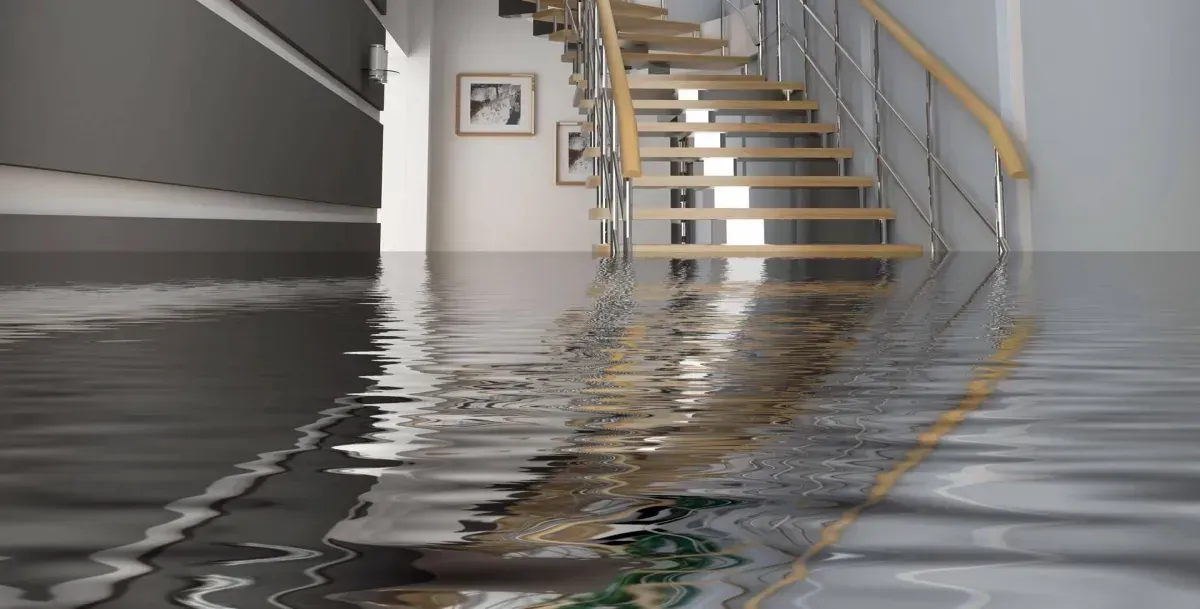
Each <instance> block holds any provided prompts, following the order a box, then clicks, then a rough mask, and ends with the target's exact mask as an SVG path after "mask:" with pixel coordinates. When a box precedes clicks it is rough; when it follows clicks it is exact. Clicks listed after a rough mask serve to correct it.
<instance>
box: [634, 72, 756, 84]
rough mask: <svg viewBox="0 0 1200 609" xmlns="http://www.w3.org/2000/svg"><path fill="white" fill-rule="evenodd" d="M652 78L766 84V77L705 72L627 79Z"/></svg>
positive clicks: (638, 76) (647, 75) (645, 75)
mask: <svg viewBox="0 0 1200 609" xmlns="http://www.w3.org/2000/svg"><path fill="white" fill-rule="evenodd" d="M635 78H653V79H656V80H719V81H734V82H742V81H745V82H767V77H766V76H762V75H759V74H723V73H719V72H716V73H712V74H709V73H706V72H672V73H670V74H630V75H629V79H630V80H633V79H635Z"/></svg>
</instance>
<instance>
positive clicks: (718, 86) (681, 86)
mask: <svg viewBox="0 0 1200 609" xmlns="http://www.w3.org/2000/svg"><path fill="white" fill-rule="evenodd" d="M629 88H630V89H633V90H643V91H645V90H674V91H689V90H699V91H803V90H804V83H802V82H775V81H767V80H758V79H754V80H750V79H732V78H711V77H709V76H704V75H696V76H694V77H693V78H688V79H684V78H658V75H649V76H643V75H637V76H632V75H631V76H630V77H629Z"/></svg>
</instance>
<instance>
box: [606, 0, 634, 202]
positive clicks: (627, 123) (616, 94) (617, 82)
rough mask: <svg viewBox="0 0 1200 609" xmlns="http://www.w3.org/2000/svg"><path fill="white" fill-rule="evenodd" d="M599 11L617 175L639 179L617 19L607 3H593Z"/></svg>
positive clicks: (630, 95)
mask: <svg viewBox="0 0 1200 609" xmlns="http://www.w3.org/2000/svg"><path fill="white" fill-rule="evenodd" d="M596 5H597V7H598V8H599V9H600V10H599V12H600V24H599V25H600V36H601V37H602V38H603V39H604V55H605V58H606V59H607V60H608V71H609V74H610V76H609V77H610V78H611V79H612V95H613V103H614V104H615V105H616V107H617V131H618V132H619V133H620V135H621V149H620V151H619V152H620V156H621V174H622V175H623V176H624V177H625V178H640V177H642V153H641V151H640V150H639V148H638V147H639V144H640V143H639V140H638V128H637V115H635V114H634V112H633V93H631V92H630V91H629V78H628V77H627V75H626V73H625V58H624V57H622V55H621V39H620V38H619V37H617V20H616V18H615V17H613V9H612V3H611V2H610V1H609V0H596Z"/></svg>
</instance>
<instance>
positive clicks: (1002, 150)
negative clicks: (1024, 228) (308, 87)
mask: <svg viewBox="0 0 1200 609" xmlns="http://www.w3.org/2000/svg"><path fill="white" fill-rule="evenodd" d="M723 1H724V2H725V4H727V5H729V6H731V7H733V8H734V9H735V11H736V12H738V13H739V14H741V15H742V17H743V20H745V13H743V12H742V8H743V7H739V6H738V5H737V4H735V3H734V2H732V0H723ZM770 1H771V0H755V1H754V5H756V6H757V7H758V24H757V26H756V27H751V26H750V25H749V23H748V22H747V30H749V31H750V32H751V36H752V37H753V36H754V30H757V34H758V36H757V39H756V40H753V42H754V44H755V45H756V46H757V47H758V49H759V50H758V54H757V59H758V63H759V73H760V74H762V75H764V76H765V75H767V72H768V70H767V61H766V54H765V53H764V47H765V45H767V44H768V43H770V42H772V41H771V40H769V38H771V37H773V38H774V40H773V42H774V45H775V47H776V55H775V58H776V62H775V63H776V65H775V66H774V67H775V70H773V72H774V73H773V74H772V75H771V76H773V77H775V78H776V79H777V80H779V81H782V80H783V79H784V61H785V58H786V57H787V55H786V54H785V53H784V47H785V45H786V43H788V42H790V43H791V44H792V45H794V46H795V47H796V48H797V49H798V50H799V51H800V53H801V56H802V57H803V58H804V74H805V78H804V81H805V85H811V84H812V80H813V79H811V78H809V77H808V75H809V73H810V70H811V73H813V74H815V75H816V76H817V78H818V80H820V82H822V83H823V84H824V85H825V87H826V88H828V89H829V91H830V92H831V93H832V94H833V96H834V99H835V105H836V108H835V109H836V113H837V118H836V121H835V123H836V125H837V133H838V134H839V137H840V134H841V125H842V118H843V117H845V118H847V119H849V121H850V122H851V123H852V124H853V125H854V126H855V128H856V129H857V130H858V131H859V133H860V134H861V135H862V136H863V138H864V140H865V141H866V142H867V143H868V145H869V146H870V147H871V150H872V151H873V152H874V153H875V184H876V186H875V204H876V205H877V206H880V207H882V206H885V205H887V201H886V188H885V186H884V178H885V171H886V174H887V175H890V177H891V179H892V181H893V182H894V183H895V184H896V185H897V186H898V187H899V189H900V191H901V192H902V193H903V194H904V196H905V198H906V199H907V200H908V201H909V203H911V204H912V206H913V209H915V210H916V211H917V213H918V214H919V215H920V216H921V218H922V220H924V221H925V224H926V225H927V226H928V227H929V230H930V247H931V249H932V250H933V252H934V253H935V254H936V253H938V252H939V251H952V250H953V248H952V247H951V245H950V243H949V242H948V241H947V239H946V237H945V235H943V233H942V230H941V225H940V221H939V213H938V210H939V208H940V205H939V200H940V192H939V191H940V189H939V188H938V186H939V184H940V179H939V177H938V176H939V174H940V175H941V176H942V177H943V178H944V179H945V180H946V182H947V183H949V184H950V185H951V186H952V187H953V188H954V190H955V191H957V192H958V194H959V195H960V196H961V197H962V198H963V199H964V200H966V201H967V203H968V205H969V206H970V208H971V210H972V211H973V212H974V213H975V215H976V216H978V218H979V219H980V220H981V221H982V222H983V223H984V225H985V226H986V227H987V228H988V230H989V231H990V232H991V233H992V235H994V236H995V240H996V249H997V252H998V253H999V254H1000V255H1004V254H1005V253H1006V252H1007V251H1008V249H1009V243H1008V230H1007V223H1006V216H1007V213H1006V212H1007V210H1006V206H1005V183H1006V178H1007V179H1015V180H1024V179H1028V178H1029V171H1028V168H1027V167H1026V165H1025V161H1024V159H1023V158H1022V156H1021V154H1020V152H1019V151H1018V148H1017V145H1016V143H1015V140H1014V139H1013V137H1012V135H1011V134H1010V133H1009V132H1008V129H1007V128H1006V127H1005V125H1004V122H1003V121H1002V120H1001V119H1000V117H999V116H998V115H997V114H996V113H995V112H994V111H993V110H992V109H991V108H990V107H988V105H987V104H986V103H985V102H984V101H983V100H982V99H981V98H980V97H979V96H978V95H976V94H975V93H974V92H973V91H972V90H971V89H970V87H968V86H967V84H966V83H965V82H963V81H962V80H961V79H960V78H958V77H957V76H956V75H955V74H954V73H953V72H952V71H951V70H950V69H949V68H948V67H947V66H946V65H945V64H943V63H942V62H941V61H940V60H938V59H937V58H936V57H935V56H934V55H933V54H932V53H931V52H929V50H928V49H926V48H925V47H924V46H923V45H921V43H920V42H918V41H917V39H916V38H915V37H914V36H913V35H912V34H911V33H910V32H908V30H907V29H906V28H904V26H903V25H901V24H900V22H898V21H897V20H896V19H895V18H894V17H892V16H891V14H889V13H888V12H887V11H886V10H884V9H883V7H881V6H880V5H879V3H878V2H877V1H876V0H858V2H859V3H860V4H861V5H862V7H863V8H864V9H865V10H866V11H867V13H868V14H869V15H870V16H871V18H872V20H873V24H872V31H871V54H872V61H871V64H872V65H871V73H870V74H868V73H867V70H866V69H864V68H863V66H862V64H860V63H859V62H858V61H856V60H855V58H854V55H853V54H851V53H850V52H849V51H848V50H847V49H846V47H845V46H844V45H843V44H842V38H841V19H840V14H839V13H840V10H839V9H840V2H841V1H842V0H832V1H833V15H834V23H833V24H832V26H831V25H828V24H826V23H825V21H824V20H823V19H822V18H821V17H820V15H818V14H817V12H816V11H815V10H814V9H813V7H812V4H811V2H810V0H793V1H795V2H797V3H799V5H800V7H801V9H802V13H801V15H802V17H801V18H802V20H803V22H802V23H801V24H800V28H799V31H797V30H795V29H793V28H792V27H791V26H790V25H789V24H787V23H785V22H784V20H783V11H782V10H780V9H781V8H782V4H783V1H784V0H774V3H775V10H774V11H773V13H774V17H775V19H774V21H775V23H774V29H773V30H772V31H768V30H769V29H770V28H769V27H768V23H767V22H768V20H769V16H770V14H771V13H772V11H771V10H770V8H769V6H768V3H769V2H770ZM725 12H726V11H724V10H723V11H722V30H724V20H725ZM809 24H812V25H815V26H816V29H818V30H820V31H821V32H824V34H825V35H826V36H827V37H828V38H829V39H830V41H832V43H833V46H834V48H835V49H836V52H835V56H834V66H833V75H832V78H830V76H829V75H827V74H826V72H825V70H823V69H822V68H821V65H820V63H819V62H818V61H817V59H816V58H814V57H813V51H812V49H813V46H814V45H812V44H810V41H809ZM882 31H886V32H887V33H888V34H890V35H891V36H892V38H893V39H894V40H895V41H896V42H897V44H899V46H900V47H901V48H903V49H904V50H905V51H906V52H907V53H908V54H909V55H910V56H911V57H912V58H913V59H914V60H916V61H917V63H918V64H920V65H921V67H922V68H923V69H924V71H925V117H924V118H925V132H924V134H920V133H919V132H918V131H917V130H916V129H915V128H914V127H913V126H912V125H911V124H910V123H909V122H908V120H906V119H905V118H904V116H903V115H902V114H901V113H900V111H899V110H898V109H897V108H896V105H895V104H893V103H892V101H891V100H889V99H888V97H887V95H885V94H884V92H883V88H882V86H881V78H880V76H881V64H880V34H881V32H882ZM843 63H848V64H849V65H850V66H851V67H853V68H854V70H855V71H857V72H858V74H859V75H860V76H861V77H862V78H864V79H865V80H866V82H867V85H868V87H869V89H870V92H871V93H872V94H873V97H874V104H873V106H874V107H873V108H872V117H871V118H872V121H873V122H874V125H873V129H872V130H870V131H868V129H867V128H866V127H865V126H864V125H863V121H860V120H859V118H858V117H856V116H855V114H854V112H853V111H852V110H851V109H850V107H849V106H848V105H847V103H846V101H845V99H844V96H843V92H844V86H843V79H842V65H843ZM939 85H940V86H941V87H942V88H944V89H945V90H946V91H947V92H949V93H950V94H951V95H953V96H954V97H955V98H956V99H957V100H958V101H959V102H960V103H961V104H962V105H963V106H964V107H965V108H966V109H967V111H968V112H970V113H971V114H972V116H974V118H975V119H976V120H977V121H978V122H979V123H980V124H981V125H982V126H983V127H984V129H985V130H986V131H987V135H988V137H989V139H990V140H991V141H992V147H993V153H994V158H995V163H994V182H993V184H992V191H993V192H992V194H993V201H992V204H993V205H994V215H995V218H996V220H995V222H993V221H992V220H990V219H988V217H987V214H986V213H985V212H984V210H983V207H982V206H981V205H980V204H979V202H978V201H977V200H976V197H974V196H972V195H971V194H970V192H969V190H968V189H967V188H965V187H964V186H963V184H964V181H963V180H962V179H960V178H959V176H957V175H956V174H955V172H954V171H952V170H951V169H949V168H948V167H947V164H946V163H945V162H944V161H943V160H942V159H941V157H939V156H938V154H937V153H936V152H935V145H934V129H935V124H936V117H935V104H934V100H935V99H936V93H937V87H938V86H939ZM806 94H810V95H811V88H807V90H806ZM884 110H886V111H888V112H889V113H890V114H892V115H893V116H894V117H895V118H896V119H897V120H898V121H899V124H900V125H901V126H903V127H904V131H906V132H907V133H908V134H909V135H910V136H911V137H912V138H913V139H914V140H915V141H916V142H917V144H918V146H920V148H921V150H923V151H924V153H925V158H926V174H927V175H926V187H927V191H928V197H929V199H928V210H926V209H925V208H923V207H922V205H921V204H920V203H919V202H918V198H917V196H915V195H914V194H913V190H912V189H911V188H909V187H908V185H907V184H906V183H905V181H904V180H903V178H901V177H900V173H899V171H898V170H897V169H896V167H895V166H894V165H893V163H892V161H891V160H889V158H888V156H887V154H886V152H885V147H884V139H883V135H884V121H885V118H886V117H885V115H884ZM885 238H886V237H885Z"/></svg>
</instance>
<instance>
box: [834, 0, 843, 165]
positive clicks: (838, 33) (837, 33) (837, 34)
mask: <svg viewBox="0 0 1200 609" xmlns="http://www.w3.org/2000/svg"><path fill="white" fill-rule="evenodd" d="M841 7H842V3H841V1H840V0H833V42H834V49H833V83H834V84H833V87H834V89H835V91H834V96H835V98H836V103H835V104H834V107H833V111H834V112H835V113H837V114H836V118H835V119H834V121H833V123H834V126H836V127H837V130H836V132H835V133H834V141H835V142H837V145H838V146H841V145H842V56H841V55H840V54H839V53H838V50H839V49H840V48H841V44H842V19H841V13H842V10H841Z"/></svg>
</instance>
